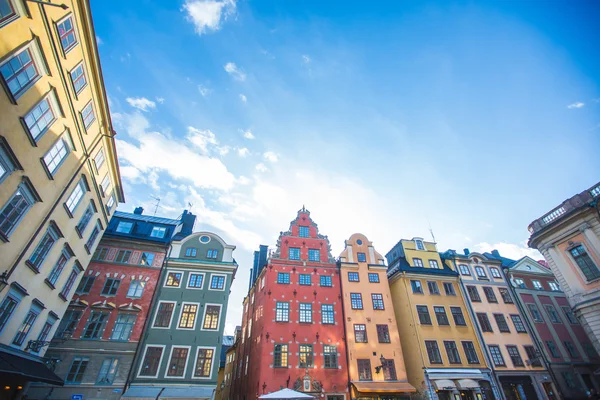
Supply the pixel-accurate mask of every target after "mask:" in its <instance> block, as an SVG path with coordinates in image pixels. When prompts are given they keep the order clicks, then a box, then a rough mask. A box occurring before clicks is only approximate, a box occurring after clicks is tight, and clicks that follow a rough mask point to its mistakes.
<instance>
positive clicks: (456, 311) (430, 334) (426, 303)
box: [386, 238, 502, 400]
mask: <svg viewBox="0 0 600 400" xmlns="http://www.w3.org/2000/svg"><path fill="white" fill-rule="evenodd" d="M386 258H387V261H388V264H389V267H388V272H387V275H388V280H389V284H390V292H391V297H392V303H393V307H394V312H395V314H396V321H397V323H398V331H399V333H400V338H401V342H402V352H403V355H404V362H405V365H406V372H407V375H408V381H409V382H410V384H411V385H413V386H414V387H415V388H416V389H417V391H418V392H419V393H420V394H421V395H424V396H426V398H429V399H432V400H437V399H441V400H455V399H460V398H463V399H466V400H475V399H477V400H481V399H494V398H502V397H501V395H500V392H499V391H498V388H497V385H496V384H495V382H494V379H493V377H492V375H491V371H490V368H489V367H488V363H487V359H486V356H485V353H483V352H482V347H481V343H480V340H479V338H478V336H477V333H476V330H475V327H474V323H473V320H472V318H471V315H470V313H469V308H468V305H467V300H466V299H465V297H464V294H463V292H462V290H461V286H460V281H459V274H458V273H457V272H456V271H455V270H454V268H453V265H452V262H451V261H450V260H446V259H442V257H441V256H440V254H439V253H438V251H437V248H436V245H435V243H431V242H426V241H424V240H423V239H421V238H414V239H412V240H405V239H403V240H400V242H398V243H397V244H396V245H395V246H394V247H393V248H392V249H391V250H390V251H389V252H388V253H387V254H386Z"/></svg>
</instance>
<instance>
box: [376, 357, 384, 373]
mask: <svg viewBox="0 0 600 400" xmlns="http://www.w3.org/2000/svg"><path fill="white" fill-rule="evenodd" d="M379 362H380V363H381V365H378V366H377V367H375V373H376V374H378V373H379V371H381V369H382V368H383V363H385V357H383V354H382V355H381V357H379Z"/></svg>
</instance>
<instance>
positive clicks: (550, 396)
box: [542, 382, 558, 400]
mask: <svg viewBox="0 0 600 400" xmlns="http://www.w3.org/2000/svg"><path fill="white" fill-rule="evenodd" d="M542 386H543V387H544V392H546V396H548V399H549V400H558V399H557V398H556V395H555V394H554V389H553V388H552V384H551V383H550V382H544V383H542Z"/></svg>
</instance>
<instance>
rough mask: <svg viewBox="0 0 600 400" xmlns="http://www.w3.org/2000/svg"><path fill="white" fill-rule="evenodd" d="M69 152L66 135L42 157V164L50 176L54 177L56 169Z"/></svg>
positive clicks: (69, 147)
mask: <svg viewBox="0 0 600 400" xmlns="http://www.w3.org/2000/svg"><path fill="white" fill-rule="evenodd" d="M70 152H71V145H70V144H69V142H68V139H67V135H66V134H65V135H63V136H61V137H60V138H59V139H58V140H57V141H56V142H55V143H54V144H53V145H52V147H51V148H50V150H48V152H47V153H46V155H44V164H46V168H47V169H48V172H50V175H54V173H55V172H56V170H58V167H60V166H61V164H62V163H63V161H64V160H65V159H66V158H67V156H68V155H69V153H70Z"/></svg>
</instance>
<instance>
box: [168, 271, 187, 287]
mask: <svg viewBox="0 0 600 400" xmlns="http://www.w3.org/2000/svg"><path fill="white" fill-rule="evenodd" d="M171 273H175V274H177V273H179V274H181V279H180V280H179V285H177V286H167V281H168V280H169V274H171ZM184 279H185V273H184V272H183V271H175V270H168V271H167V276H166V277H165V281H164V282H163V287H165V288H167V289H178V288H180V287H181V284H182V283H183V280H184Z"/></svg>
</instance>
